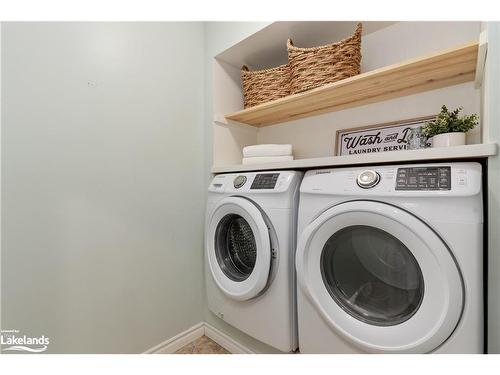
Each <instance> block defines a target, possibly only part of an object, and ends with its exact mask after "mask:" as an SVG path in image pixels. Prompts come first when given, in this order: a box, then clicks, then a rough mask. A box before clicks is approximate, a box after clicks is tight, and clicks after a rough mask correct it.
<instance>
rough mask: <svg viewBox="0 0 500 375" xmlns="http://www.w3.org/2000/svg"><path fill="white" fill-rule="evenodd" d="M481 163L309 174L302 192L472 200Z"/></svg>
mask: <svg viewBox="0 0 500 375" xmlns="http://www.w3.org/2000/svg"><path fill="white" fill-rule="evenodd" d="M481 184H482V177H481V165H480V164H479V163H474V162H471V163H467V162H464V163H460V162H457V163H429V164H406V165H393V166H391V165H384V166H369V167H356V168H337V169H321V170H312V171H308V172H307V173H306V175H305V177H304V179H303V181H302V185H301V187H300V191H301V192H302V193H311V194H336V195H352V196H362V197H364V196H370V195H372V196H412V197H415V196H432V195H434V196H435V195H439V196H469V195H475V194H478V193H479V192H480V191H481Z"/></svg>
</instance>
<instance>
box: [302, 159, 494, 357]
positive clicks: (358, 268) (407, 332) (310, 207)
mask: <svg viewBox="0 0 500 375" xmlns="http://www.w3.org/2000/svg"><path fill="white" fill-rule="evenodd" d="M299 207H300V208H299V218H298V220H299V222H298V244H297V255H296V267H297V280H298V290H297V293H298V296H297V302H298V323H299V348H300V351H301V352H302V353H429V352H437V353H482V352H483V330H484V326H483V272H482V266H483V210H482V207H483V205H482V195H481V165H480V164H478V163H445V164H443V163H439V164H420V165H397V166H378V167H370V168H345V169H326V170H314V171H309V172H307V173H306V175H305V177H304V179H303V182H302V185H301V188H300V206H299Z"/></svg>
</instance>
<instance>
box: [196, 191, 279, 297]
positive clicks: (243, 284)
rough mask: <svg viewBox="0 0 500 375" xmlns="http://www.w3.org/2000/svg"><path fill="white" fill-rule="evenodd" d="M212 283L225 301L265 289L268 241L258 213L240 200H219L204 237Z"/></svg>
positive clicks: (267, 274)
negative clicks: (226, 298)
mask: <svg viewBox="0 0 500 375" xmlns="http://www.w3.org/2000/svg"><path fill="white" fill-rule="evenodd" d="M205 241H206V242H205V252H206V257H207V263H208V265H209V267H210V272H211V275H212V277H213V280H214V281H215V283H216V284H217V286H218V287H219V289H220V290H221V291H222V292H223V293H224V294H225V295H227V296H228V297H230V298H232V299H235V300H238V301H245V300H248V299H251V298H254V297H256V296H257V295H259V293H260V292H261V291H262V290H264V289H265V287H266V285H267V283H268V280H269V273H270V269H271V239H270V234H269V228H268V226H267V225H266V221H265V220H264V216H263V214H262V212H261V211H260V210H259V209H258V208H257V206H255V205H254V204H253V203H252V202H250V201H249V200H247V199H244V198H240V197H227V198H224V199H221V200H220V201H219V202H218V203H217V206H216V207H215V208H214V210H213V212H212V214H211V216H210V218H209V221H208V225H207V231H206V233H205Z"/></svg>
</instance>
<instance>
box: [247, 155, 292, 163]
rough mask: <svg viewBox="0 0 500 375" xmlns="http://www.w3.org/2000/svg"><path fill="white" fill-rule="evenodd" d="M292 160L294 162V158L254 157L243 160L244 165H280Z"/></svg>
mask: <svg viewBox="0 0 500 375" xmlns="http://www.w3.org/2000/svg"><path fill="white" fill-rule="evenodd" d="M291 160H293V156H254V157H251V158H243V164H247V165H248V164H265V163H278V162H281V161H291Z"/></svg>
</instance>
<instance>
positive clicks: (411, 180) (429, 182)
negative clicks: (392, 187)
mask: <svg viewBox="0 0 500 375" xmlns="http://www.w3.org/2000/svg"><path fill="white" fill-rule="evenodd" d="M396 190H451V167H449V166H439V167H432V166H429V167H406V168H398V171H397V175H396Z"/></svg>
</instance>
